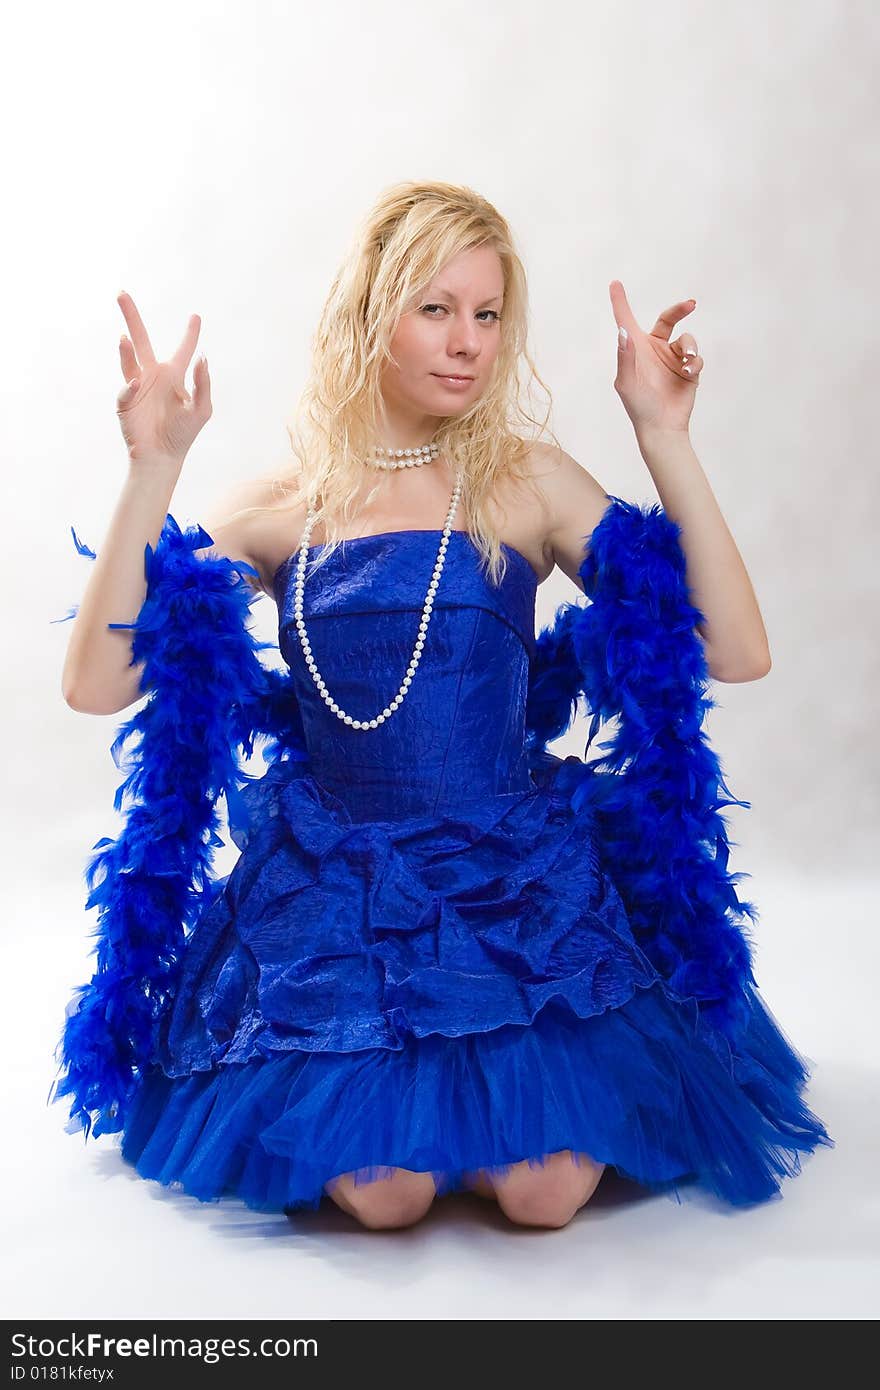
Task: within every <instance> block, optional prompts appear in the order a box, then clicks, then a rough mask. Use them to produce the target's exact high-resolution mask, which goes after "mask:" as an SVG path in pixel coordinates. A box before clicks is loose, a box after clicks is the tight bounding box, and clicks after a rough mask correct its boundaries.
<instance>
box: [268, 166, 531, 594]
mask: <svg viewBox="0 0 880 1390" xmlns="http://www.w3.org/2000/svg"><path fill="white" fill-rule="evenodd" d="M487 244H488V245H490V246H492V247H494V249H495V250H496V251H497V254H498V256H499V258H500V261H501V265H502V268H503V274H504V306H503V312H502V316H501V328H500V347H499V352H498V356H497V358H496V361H495V363H494V367H493V371H492V374H491V378H490V381H489V384H488V386H487V388H486V389H485V391H484V393H483V394H482V395H481V396H480V398H479V399H478V400H477V401H475V403H474V404H473V405H472V406H471V407H470V409H468V410H467V411H465V412H464V413H463V414H462V415H458V416H450V417H441V418H440V419H439V421H438V428H437V430H436V432H435V434H434V436H433V438H434V439H435V440H436V442H437V443H438V444H439V445H440V448H441V450H442V451H443V453H444V454H445V455H446V457H447V458H448V459H449V462H450V464H451V466H452V471H453V474H456V473H458V472H459V470H460V471H461V473H462V494H461V501H460V503H459V514H460V515H462V514H463V519H464V523H465V525H464V528H463V529H465V530H467V531H468V533H469V534H470V536H471V539H472V540H473V542H474V544H475V545H476V547H477V549H478V551H479V553H480V555H481V557H482V559H483V560H484V561H485V562H486V563H487V565H488V568H489V572H490V574H491V576H492V581H493V583H498V581H499V579H500V578H501V576H502V575H503V573H504V570H505V569H506V565H507V558H506V556H505V554H504V551H503V549H502V548H501V543H500V538H499V536H498V534H497V532H496V529H495V526H494V524H493V521H492V518H491V516H490V514H489V513H488V508H487V501H488V499H489V498H490V497H495V498H496V500H497V494H496V492H495V488H496V484H497V483H498V482H499V481H501V480H502V479H504V480H514V479H516V480H519V481H523V482H526V483H531V484H532V485H533V486H534V480H533V478H532V476H531V473H530V471H529V470H528V469H527V468H526V467H524V465H525V461H526V458H527V454H528V450H529V440H528V439H524V438H522V437H520V435H519V434H518V433H516V432H515V431H516V429H517V428H518V427H521V426H522V425H523V424H525V425H526V426H527V427H534V432H533V434H532V438H537V437H538V436H539V435H540V433H541V431H542V430H544V429H545V427H546V422H547V419H548V417H549V413H550V404H551V401H552V397H551V393H550V390H549V388H548V387H547V386H546V384H545V383H544V382H543V381H542V379H541V377H540V376H539V374H538V372H537V369H536V367H535V364H534V362H533V361H532V358H531V356H530V353H529V350H528V345H527V338H528V296H527V286H526V276H525V271H524V269H523V266H522V262H521V261H520V258H519V256H518V255H517V253H516V250H515V248H514V244H513V237H512V234H511V230H510V227H509V226H508V224H507V222H506V221H505V219H504V218H503V217H502V216H501V214H500V213H499V212H498V211H497V210H496V209H495V208H494V207H493V206H492V204H491V203H489V202H487V201H486V199H485V198H482V197H480V195H479V194H478V193H475V192H474V191H473V190H472V189H470V188H464V187H458V186H456V185H454V184H449V183H441V182H433V181H432V182H414V181H406V182H402V183H396V184H394V185H392V186H391V187H389V188H387V189H385V190H384V191H383V192H382V193H381V194H380V196H379V198H378V200H377V201H376V203H375V204H374V205H373V207H372V208H371V209H370V211H369V212H368V213H367V214H366V216H365V217H363V218H362V220H361V222H360V224H359V225H358V227H357V228H356V232H355V235H354V237H353V239H352V242H351V245H350V248H349V250H348V253H347V255H346V256H345V258H344V260H343V263H342V265H341V266H340V268H339V270H338V271H337V273H336V276H335V277H334V280H333V283H332V285H331V287H330V291H329V294H328V296H327V299H326V301H325V304H324V308H323V311H322V313H321V318H320V321H319V323H318V327H317V330H316V332H315V335H314V338H313V341H312V357H311V370H310V374H309V379H308V382H307V384H306V386H305V389H304V391H303V393H302V395H301V397H300V399H299V402H298V403H297V407H296V410H295V414H294V426H293V428H292V429H291V427H290V425H288V428H287V433H288V437H289V439H290V443H291V448H292V450H293V453H294V455H295V457H296V459H297V460H298V462H299V466H298V467H297V465H296V464H292V465H291V466H290V469H289V471H288V472H286V473H284V472H282V474H281V476H278V477H275V478H274V479H273V491H274V492H275V495H276V498H281V499H284V500H282V501H280V502H279V501H277V500H276V501H275V502H274V503H272V504H270V505H271V506H272V507H273V509H275V510H277V509H279V507H280V508H282V509H285V510H286V509H288V508H290V509H292V508H294V507H296V506H298V505H299V504H300V503H301V502H303V501H306V503H307V505H309V506H311V507H313V508H314V509H315V511H316V518H315V520H316V524H317V522H318V521H320V522H321V525H322V527H323V533H324V536H325V541H324V545H323V546H322V548H321V549H320V551H319V552H318V557H319V558H318V563H323V562H324V560H325V559H327V558H329V556H330V554H331V553H332V552H333V550H335V548H336V546H337V545H338V544H339V543H340V537H339V530H340V529H341V526H344V525H347V524H348V523H350V522H351V520H352V513H353V508H354V505H355V502H356V499H357V495H358V492H359V491H360V490H361V488H362V487H363V480H364V464H363V460H364V459H365V458H366V457H368V455H369V454H370V451H371V449H372V446H373V444H374V443H375V441H376V439H377V438H378V437H379V430H380V428H381V418H382V413H381V408H382V395H381V388H380V381H381V375H382V372H383V369H384V366H385V364H386V363H388V362H391V363H395V359H394V357H393V354H392V352H391V349H390V343H391V340H392V338H393V336H394V333H395V331H396V329H397V325H398V323H399V321H400V317H401V315H402V314H403V313H405V312H406V311H407V309H408V308H409V307H410V306H412V305H413V304H414V303H417V300H418V296H419V295H420V294H422V293H424V291H425V290H426V288H427V286H428V285H429V284H430V282H431V280H432V279H433V278H434V276H435V275H436V274H437V273H438V271H439V270H440V269H441V267H442V266H443V265H445V264H446V262H447V261H449V260H451V259H452V258H453V257H454V256H457V255H458V254H460V253H461V252H463V251H468V250H472V249H475V248H476V247H478V246H483V245H487ZM523 362H525V363H526V364H527V366H528V369H529V377H528V380H527V383H526V386H528V387H530V386H531V382H532V381H533V380H534V381H537V382H539V383H540V384H541V386H542V387H543V388H544V390H545V392H546V394H547V399H548V405H547V411H546V413H545V416H544V420H543V421H542V422H540V423H539V422H538V421H537V420H536V419H535V418H534V417H533V416H532V415H531V414H530V413H529V411H528V409H526V408H525V407H524V406H523V404H522V393H523V389H524V388H523V383H522V381H521V379H520V367H521V364H522V363H523ZM395 365H396V363H395ZM548 433H549V434H550V436H551V438H552V439H553V441H554V443H557V444H558V441H557V440H556V437H555V435H554V434H553V432H552V430H548ZM387 477H388V474H387V472H383V471H378V476H377V481H376V483H375V484H374V485H373V486H372V488H371V489H370V491H369V494H368V495H367V497H366V503H369V502H370V501H372V499H373V498H374V497H375V496H376V494H377V492H378V491H379V489H380V488H381V487H382V485H383V483H384V482H385V481H386V480H387ZM247 510H250V509H247ZM257 510H261V509H257Z"/></svg>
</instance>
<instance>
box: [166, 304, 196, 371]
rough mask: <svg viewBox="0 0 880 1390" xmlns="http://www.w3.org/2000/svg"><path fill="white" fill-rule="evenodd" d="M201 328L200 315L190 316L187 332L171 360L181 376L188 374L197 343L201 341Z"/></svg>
mask: <svg viewBox="0 0 880 1390" xmlns="http://www.w3.org/2000/svg"><path fill="white" fill-rule="evenodd" d="M201 326H202V320H201V319H200V318H199V316H198V314H190V316H189V323H188V324H187V326H186V332H185V333H184V335H183V337H182V338H181V340H180V347H179V348H178V349H177V351H176V352H175V354H174V356H173V357H172V358H171V361H172V362H173V364H174V366H175V367H177V369H178V371H179V372H180V373H181V375H183V374H184V373H185V372H186V369H187V367H188V366H189V362H190V358H191V357H192V355H193V353H194V352H195V350H196V343H197V342H198V341H199V329H200V328H201Z"/></svg>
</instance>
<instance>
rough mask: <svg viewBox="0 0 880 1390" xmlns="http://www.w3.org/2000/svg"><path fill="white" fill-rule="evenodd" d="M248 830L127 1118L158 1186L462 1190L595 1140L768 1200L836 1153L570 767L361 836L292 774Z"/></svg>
mask: <svg viewBox="0 0 880 1390" xmlns="http://www.w3.org/2000/svg"><path fill="white" fill-rule="evenodd" d="M558 766H559V767H564V764H562V763H559V764H558ZM561 780H562V779H560V781H561ZM232 832H233V836H234V838H235V839H236V842H237V843H238V845H239V846H240V848H241V849H242V854H241V856H240V858H239V860H238V862H237V863H236V865H235V867H234V869H233V871H232V873H231V874H230V875H229V877H228V878H227V879H226V880H224V881H223V882H222V884H220V885H219V886H215V889H214V892H213V895H212V897H211V898H210V900H208V901H206V904H205V909H204V912H203V913H202V915H201V916H200V918H199V920H198V921H197V923H196V925H195V928H194V930H193V932H192V933H191V935H190V937H189V939H188V942H187V949H186V951H185V953H184V956H183V960H182V962H181V967H180V974H179V979H178V981H177V985H176V990H175V998H174V1003H173V1007H171V1008H170V1009H169V1010H168V1011H167V1012H166V1014H165V1016H164V1018H163V1026H162V1029H161V1033H160V1044H159V1049H158V1053H157V1056H156V1058H155V1064H154V1066H153V1068H152V1070H151V1071H149V1072H148V1073H147V1074H146V1075H145V1076H144V1078H143V1079H142V1081H141V1084H140V1087H139V1090H138V1091H137V1093H136V1095H135V1097H134V1100H133V1104H132V1111H131V1114H130V1116H129V1118H128V1122H127V1125H126V1129H125V1133H124V1137H123V1146H122V1150H123V1154H124V1156H125V1157H126V1158H127V1159H128V1160H129V1161H131V1162H132V1163H134V1164H135V1166H136V1167H137V1170H138V1171H139V1172H140V1174H141V1175H142V1176H144V1177H148V1178H155V1179H157V1180H158V1181H160V1182H163V1183H165V1184H172V1183H179V1184H180V1185H181V1186H182V1187H183V1188H184V1190H185V1191H187V1192H189V1193H190V1194H192V1195H194V1196H196V1197H198V1198H200V1199H201V1200H203V1201H206V1200H213V1199H216V1198H219V1197H221V1196H223V1195H224V1194H227V1193H234V1194H236V1195H238V1196H240V1197H241V1198H242V1199H243V1200H244V1201H246V1202H247V1203H248V1204H249V1205H250V1206H252V1207H255V1208H258V1209H263V1210H284V1209H292V1208H297V1207H311V1208H315V1207H317V1206H318V1204H319V1203H320V1200H321V1196H322V1193H323V1191H324V1189H325V1186H326V1185H327V1184H329V1183H331V1181H332V1179H333V1178H335V1177H337V1176H338V1175H340V1174H342V1173H347V1172H354V1173H355V1174H356V1176H357V1179H358V1180H360V1181H371V1180H374V1179H376V1178H377V1177H380V1176H382V1175H383V1174H384V1173H388V1172H389V1171H390V1170H391V1168H394V1167H402V1168H408V1169H413V1170H417V1171H428V1170H430V1171H431V1172H432V1173H433V1175H434V1179H435V1182H436V1184H437V1187H438V1191H439V1192H445V1191H454V1190H457V1189H458V1188H460V1187H462V1186H467V1179H468V1175H470V1174H473V1173H474V1172H475V1171H476V1170H478V1169H484V1170H488V1171H490V1172H491V1173H494V1174H495V1175H496V1176H501V1175H503V1174H504V1173H505V1172H506V1171H507V1170H508V1168H509V1166H510V1164H512V1163H516V1162H520V1161H522V1160H523V1159H525V1158H529V1159H531V1160H532V1161H533V1162H540V1161H541V1160H542V1159H544V1158H545V1157H546V1156H547V1155H549V1154H551V1153H555V1152H558V1151H559V1150H563V1149H570V1150H572V1152H573V1154H574V1155H577V1154H578V1153H587V1154H589V1155H590V1157H592V1158H593V1159H594V1160H596V1161H598V1162H602V1163H607V1164H609V1165H611V1166H613V1167H614V1168H616V1169H617V1171H618V1172H619V1173H620V1174H621V1175H622V1176H624V1177H627V1178H631V1179H633V1180H635V1181H636V1182H638V1183H640V1184H642V1185H644V1186H647V1187H650V1188H656V1189H657V1190H670V1191H672V1192H673V1193H675V1194H676V1195H678V1194H679V1188H680V1186H682V1185H684V1184H686V1183H690V1182H696V1183H698V1184H699V1185H701V1186H703V1187H704V1188H706V1189H708V1190H710V1191H712V1192H714V1193H716V1194H717V1195H718V1196H719V1197H721V1198H722V1199H724V1200H725V1201H727V1202H730V1203H733V1204H736V1205H742V1204H748V1203H751V1202H756V1201H762V1200H766V1199H767V1198H768V1197H771V1196H773V1195H774V1193H775V1192H777V1191H778V1187H779V1179H780V1178H782V1177H784V1176H786V1175H792V1174H793V1173H796V1172H797V1171H798V1170H799V1157H798V1154H799V1153H800V1152H804V1151H807V1152H809V1151H812V1150H813V1149H814V1148H815V1147H816V1145H817V1144H818V1143H828V1144H830V1143H831V1142H832V1141H831V1140H830V1139H829V1138H828V1136H827V1134H826V1132H825V1130H824V1128H823V1126H822V1125H821V1123H820V1121H819V1120H818V1119H817V1118H816V1117H815V1116H814V1115H812V1114H811V1112H810V1111H809V1110H808V1109H807V1108H806V1106H805V1104H804V1103H803V1101H802V1099H801V1091H802V1089H803V1087H804V1085H805V1083H806V1080H807V1077H808V1070H807V1063H806V1061H805V1059H803V1058H801V1057H800V1056H798V1054H797V1053H795V1051H794V1050H793V1048H792V1047H791V1045H790V1043H789V1042H788V1040H787V1039H786V1038H785V1037H784V1035H783V1034H782V1032H781V1030H780V1029H779V1026H778V1024H777V1023H776V1021H775V1020H774V1019H773V1017H772V1015H770V1013H769V1011H768V1010H767V1009H766V1007H765V1005H764V1004H763V1002H762V1001H761V999H760V996H759V994H758V992H757V990H756V989H754V988H752V987H749V991H748V1004H749V1025H748V1028H747V1030H746V1032H745V1035H744V1037H743V1038H742V1041H741V1042H740V1043H738V1045H737V1050H736V1052H733V1051H732V1050H731V1047H730V1045H729V1044H728V1043H727V1042H726V1041H724V1040H719V1039H716V1040H715V1042H714V1045H710V1042H709V1041H708V1040H707V1039H706V1038H705V1037H704V1036H703V1034H702V1033H701V1031H700V1029H699V1028H698V1008H697V1003H696V1001H695V1000H693V999H687V998H681V997H680V996H677V995H675V994H674V993H673V992H672V991H671V989H670V987H669V986H668V984H667V983H666V982H665V981H664V980H663V979H662V978H661V977H660V976H659V975H658V973H657V971H656V970H655V969H654V967H653V966H652V964H651V963H650V961H649V959H648V958H647V956H646V955H645V954H644V953H643V952H642V950H641V949H640V948H639V946H638V944H637V942H636V941H635V939H634V937H633V934H632V930H631V928H630V925H629V922H628V920H627V914H626V911H625V909H624V906H623V902H622V900H621V897H620V895H619V893H618V891H617V889H616V888H615V886H614V882H613V879H612V877H611V876H610V875H609V873H608V871H607V869H606V867H605V865H603V863H602V862H601V861H600V857H599V855H598V853H597V843H598V841H597V837H596V835H595V833H594V827H593V823H592V817H591V814H590V812H589V810H588V808H581V810H580V811H579V812H578V813H577V814H575V813H574V812H573V811H572V808H571V805H570V801H569V796H568V794H567V793H566V792H565V791H564V790H563V789H561V787H558V786H557V785H556V783H555V781H554V778H553V777H552V776H549V777H547V776H545V777H544V778H543V780H542V781H541V782H540V785H539V784H538V783H537V782H533V783H532V785H531V787H530V788H529V789H528V790H526V791H523V792H516V793H505V794H501V795H492V796H483V797H481V798H478V799H475V800H472V801H465V802H463V803H462V804H461V805H460V807H459V808H458V809H457V811H456V813H455V814H454V815H452V814H450V813H448V812H445V813H443V814H442V815H435V816H431V815H422V816H418V817H406V818H402V819H398V820H385V821H369V822H356V821H352V819H351V817H350V815H349V814H348V811H347V809H346V807H345V806H344V804H343V803H342V802H341V801H340V800H338V799H337V798H336V797H335V796H334V795H333V794H332V793H330V792H329V791H328V790H327V789H326V788H325V787H323V786H322V785H321V784H320V783H319V782H318V781H317V780H316V779H315V778H314V777H313V776H312V775H311V773H310V772H309V770H308V765H307V764H304V763H302V762H296V763H291V762H286V761H285V762H281V763H277V764H275V765H273V766H271V767H270V768H269V769H268V771H267V772H266V773H265V775H264V776H263V777H262V778H261V779H260V780H259V781H255V782H253V783H251V784H249V785H248V786H247V787H246V788H245V790H244V792H243V804H242V806H240V807H238V808H237V811H236V819H235V820H234V822H233V825H232ZM355 1116H356V1117H357V1122H356V1123H352V1117H355Z"/></svg>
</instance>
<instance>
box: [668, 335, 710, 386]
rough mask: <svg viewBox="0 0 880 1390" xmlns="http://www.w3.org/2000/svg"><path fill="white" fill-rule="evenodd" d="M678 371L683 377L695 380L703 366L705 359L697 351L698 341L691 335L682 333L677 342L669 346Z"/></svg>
mask: <svg viewBox="0 0 880 1390" xmlns="http://www.w3.org/2000/svg"><path fill="white" fill-rule="evenodd" d="M669 347H670V350H671V352H672V354H673V357H674V359H675V364H676V368H677V370H678V371H679V372H680V373H681V375H682V376H683V377H686V378H689V379H690V380H691V381H693V380H695V379H696V377H697V376H698V375H699V373H700V370H701V368H702V366H703V359H702V357H701V356H700V354H699V352H698V351H697V340H696V338H694V337H693V335H692V334H690V333H682V334H681V335H680V337H678V338H676V340H675V342H673V343H670V344H669Z"/></svg>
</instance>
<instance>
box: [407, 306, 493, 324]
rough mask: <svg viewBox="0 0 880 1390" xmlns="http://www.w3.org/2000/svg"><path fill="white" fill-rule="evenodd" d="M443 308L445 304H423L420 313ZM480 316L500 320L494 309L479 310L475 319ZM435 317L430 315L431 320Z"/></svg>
mask: <svg viewBox="0 0 880 1390" xmlns="http://www.w3.org/2000/svg"><path fill="white" fill-rule="evenodd" d="M445 308H446V305H445V304H424V305H423V306H422V313H427V312H428V311H429V310H430V309H445ZM480 314H491V315H492V318H493V319H494V320H495V321H496V322H497V321H498V320H499V319H500V318H501V315H500V314H498V313H496V312H495V310H494V309H480V310H479V311H478V314H477V317H479V315H480ZM436 317H437V315H436V314H431V318H436ZM484 322H485V320H484Z"/></svg>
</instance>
